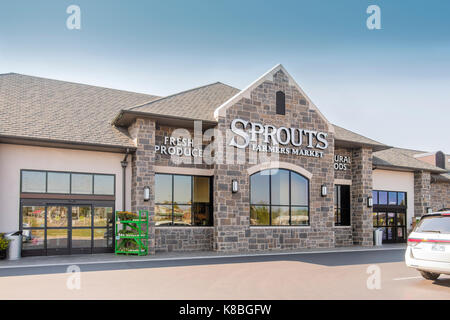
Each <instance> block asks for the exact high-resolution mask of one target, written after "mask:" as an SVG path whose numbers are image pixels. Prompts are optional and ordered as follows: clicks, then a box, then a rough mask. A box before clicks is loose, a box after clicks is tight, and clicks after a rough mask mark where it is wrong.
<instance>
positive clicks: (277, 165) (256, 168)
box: [247, 161, 313, 180]
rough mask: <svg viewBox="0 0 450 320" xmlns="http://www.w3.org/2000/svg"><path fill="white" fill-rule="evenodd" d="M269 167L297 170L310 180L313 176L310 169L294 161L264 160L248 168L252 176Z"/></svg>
mask: <svg viewBox="0 0 450 320" xmlns="http://www.w3.org/2000/svg"><path fill="white" fill-rule="evenodd" d="M267 169H287V170H291V171H295V172H297V173H299V174H301V175H302V176H304V177H306V178H308V179H309V180H311V178H312V176H313V174H312V173H311V172H309V171H308V170H306V169H305V168H303V167H300V166H297V165H295V164H293V163H289V162H283V161H271V162H264V163H260V164H256V165H254V166H252V167H250V168H248V169H247V173H248V175H249V176H250V175H252V174H254V173H256V172H259V171H262V170H267Z"/></svg>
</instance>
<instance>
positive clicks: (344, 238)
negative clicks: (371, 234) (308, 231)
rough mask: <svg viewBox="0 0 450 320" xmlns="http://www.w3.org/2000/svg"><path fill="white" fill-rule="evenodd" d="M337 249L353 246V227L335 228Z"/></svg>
mask: <svg viewBox="0 0 450 320" xmlns="http://www.w3.org/2000/svg"><path fill="white" fill-rule="evenodd" d="M334 238H335V246H336V247H350V246H352V245H353V235H352V227H351V226H348V227H341V226H340V227H334Z"/></svg>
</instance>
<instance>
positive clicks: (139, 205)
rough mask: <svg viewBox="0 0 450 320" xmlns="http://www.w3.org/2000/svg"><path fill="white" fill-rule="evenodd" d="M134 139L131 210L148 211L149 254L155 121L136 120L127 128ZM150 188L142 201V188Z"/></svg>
mask: <svg viewBox="0 0 450 320" xmlns="http://www.w3.org/2000/svg"><path fill="white" fill-rule="evenodd" d="M128 132H129V134H130V136H131V137H132V138H133V139H135V141H136V146H137V150H136V152H135V153H134V154H133V157H132V160H131V173H132V182H131V210H132V211H134V212H137V211H139V210H148V214H149V253H150V254H152V253H154V252H155V228H154V226H155V222H154V216H155V211H154V201H155V172H154V170H153V165H154V163H155V151H154V150H155V149H154V145H155V121H153V120H149V119H140V118H138V119H136V121H135V122H134V123H133V124H132V125H131V126H130V127H129V128H128ZM146 186H148V187H150V200H149V201H144V187H146Z"/></svg>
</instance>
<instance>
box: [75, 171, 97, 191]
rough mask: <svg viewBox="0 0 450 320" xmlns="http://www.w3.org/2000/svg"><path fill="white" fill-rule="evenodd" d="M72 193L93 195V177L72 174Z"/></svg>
mask: <svg viewBox="0 0 450 320" xmlns="http://www.w3.org/2000/svg"><path fill="white" fill-rule="evenodd" d="M72 193H75V194H92V175H91V174H79V173H72Z"/></svg>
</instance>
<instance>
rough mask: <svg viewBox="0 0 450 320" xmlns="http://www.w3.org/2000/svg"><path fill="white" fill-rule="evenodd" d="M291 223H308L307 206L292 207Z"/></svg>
mask: <svg viewBox="0 0 450 320" xmlns="http://www.w3.org/2000/svg"><path fill="white" fill-rule="evenodd" d="M291 211H292V216H291V224H292V225H297V226H301V225H308V224H309V218H308V208H307V207H292V209H291Z"/></svg>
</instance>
